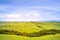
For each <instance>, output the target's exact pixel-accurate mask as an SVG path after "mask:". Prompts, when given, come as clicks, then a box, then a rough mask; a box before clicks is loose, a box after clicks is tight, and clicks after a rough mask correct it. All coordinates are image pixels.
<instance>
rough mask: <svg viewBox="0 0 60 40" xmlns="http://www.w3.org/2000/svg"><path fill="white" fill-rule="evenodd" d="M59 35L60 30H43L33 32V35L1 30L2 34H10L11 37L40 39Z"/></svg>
mask: <svg viewBox="0 0 60 40" xmlns="http://www.w3.org/2000/svg"><path fill="white" fill-rule="evenodd" d="M59 33H60V30H56V29H50V30H41V31H39V32H33V33H26V32H18V31H14V30H0V34H9V35H18V36H27V37H40V36H45V35H55V34H59Z"/></svg>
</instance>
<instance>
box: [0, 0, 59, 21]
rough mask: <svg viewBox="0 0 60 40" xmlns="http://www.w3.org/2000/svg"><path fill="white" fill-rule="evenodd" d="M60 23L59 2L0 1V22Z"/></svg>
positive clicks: (55, 0) (41, 0)
mask: <svg viewBox="0 0 60 40" xmlns="http://www.w3.org/2000/svg"><path fill="white" fill-rule="evenodd" d="M46 20H53V21H56V20H59V21H60V0H0V21H46Z"/></svg>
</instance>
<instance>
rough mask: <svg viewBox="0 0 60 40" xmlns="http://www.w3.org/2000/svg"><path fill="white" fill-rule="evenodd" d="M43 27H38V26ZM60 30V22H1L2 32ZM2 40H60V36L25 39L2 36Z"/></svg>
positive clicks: (22, 37) (23, 37)
mask: <svg viewBox="0 0 60 40" xmlns="http://www.w3.org/2000/svg"><path fill="white" fill-rule="evenodd" d="M37 25H38V26H41V27H38V26H37ZM49 29H58V30H59V29H60V22H0V30H14V31H15V30H16V31H18V32H27V33H32V32H39V31H40V30H49ZM0 40H60V34H56V35H47V36H42V37H25V36H16V35H6V34H0Z"/></svg>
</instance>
